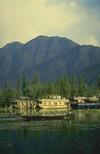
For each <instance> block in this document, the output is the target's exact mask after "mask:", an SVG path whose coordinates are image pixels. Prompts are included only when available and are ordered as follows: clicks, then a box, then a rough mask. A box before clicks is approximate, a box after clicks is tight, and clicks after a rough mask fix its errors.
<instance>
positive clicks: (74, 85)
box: [0, 75, 100, 107]
mask: <svg viewBox="0 0 100 154" xmlns="http://www.w3.org/2000/svg"><path fill="white" fill-rule="evenodd" d="M99 94H100V77H98V79H97V81H96V84H93V85H88V84H87V83H86V81H85V80H84V79H83V78H82V77H80V78H77V77H75V76H73V77H70V78H69V77H68V76H67V75H64V76H63V77H60V78H57V79H56V80H55V81H52V82H48V83H45V82H41V81H40V79H39V76H38V75H34V76H33V79H32V81H31V82H30V81H29V80H28V79H27V78H26V77H25V76H24V77H22V78H21V79H18V80H17V81H16V85H15V88H11V87H10V86H9V83H8V82H5V86H4V88H3V89H1V90H0V106H1V107H9V106H10V105H11V102H12V100H14V99H19V98H20V96H24V97H29V98H30V99H38V98H43V97H46V96H48V95H60V96H62V97H65V98H71V97H74V96H87V97H88V96H93V95H99Z"/></svg>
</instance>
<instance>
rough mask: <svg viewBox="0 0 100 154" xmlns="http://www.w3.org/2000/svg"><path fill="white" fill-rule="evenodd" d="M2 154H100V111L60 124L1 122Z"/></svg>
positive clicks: (77, 114) (79, 114)
mask: <svg viewBox="0 0 100 154" xmlns="http://www.w3.org/2000/svg"><path fill="white" fill-rule="evenodd" d="M0 154H100V110H80V111H73V115H72V116H71V117H69V118H68V119H67V120H58V121H55V120H52V121H35V122H34V121H31V122H24V121H16V122H15V121H0Z"/></svg>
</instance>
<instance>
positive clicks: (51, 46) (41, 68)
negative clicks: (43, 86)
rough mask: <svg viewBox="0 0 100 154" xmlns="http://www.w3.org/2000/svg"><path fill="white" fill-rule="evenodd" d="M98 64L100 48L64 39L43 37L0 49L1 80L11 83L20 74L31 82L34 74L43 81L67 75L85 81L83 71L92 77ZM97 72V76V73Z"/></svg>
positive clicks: (14, 43)
mask: <svg viewBox="0 0 100 154" xmlns="http://www.w3.org/2000/svg"><path fill="white" fill-rule="evenodd" d="M99 64H100V47H96V46H92V45H80V44H78V43H76V42H74V41H72V40H70V39H67V38H65V37H58V36H52V37H48V36H43V35H42V36H38V37H36V38H34V39H32V40H30V41H28V42H27V43H25V44H22V43H20V42H13V43H10V44H7V45H6V46H4V47H3V48H0V81H2V82H4V81H6V80H9V81H11V82H13V81H14V80H16V79H17V78H19V77H21V76H23V75H26V76H27V77H28V78H29V79H30V80H31V79H32V76H33V75H34V74H35V73H38V74H39V76H40V78H41V80H43V81H51V80H55V79H56V78H57V77H61V76H62V75H64V74H65V73H67V74H68V75H69V76H71V75H78V76H80V75H81V74H82V75H83V76H84V77H85V78H86V79H87V77H86V75H85V74H84V72H85V70H87V69H91V71H88V72H91V73H92V74H93V72H92V68H93V71H94V72H95V71H97V70H96V66H97V65H98V66H99ZM86 72H87V71H86ZM88 72H87V74H88ZM97 72H98V73H97V76H98V75H99V73H100V72H99V71H97ZM91 73H90V74H88V78H89V76H90V77H91ZM94 74H96V73H94ZM92 76H93V75H92ZM95 78H96V77H95ZM91 82H92V81H91ZM1 85H2V83H1Z"/></svg>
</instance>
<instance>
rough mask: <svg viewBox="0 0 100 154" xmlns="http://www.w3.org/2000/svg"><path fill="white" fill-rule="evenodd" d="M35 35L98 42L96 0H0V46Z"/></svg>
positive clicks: (99, 14)
mask: <svg viewBox="0 0 100 154" xmlns="http://www.w3.org/2000/svg"><path fill="white" fill-rule="evenodd" d="M38 35H49V36H52V35H53V36H55V35H56V36H57V35H58V36H65V37H67V38H69V39H72V40H73V41H76V42H79V43H81V44H92V45H98V46H100V0H0V47H2V46H4V45H5V44H6V43H9V42H14V41H20V42H22V43H23V42H27V41H29V40H31V39H32V38H34V37H36V36H38Z"/></svg>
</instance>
